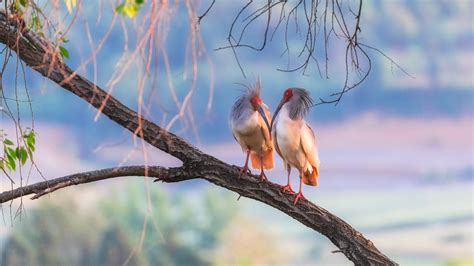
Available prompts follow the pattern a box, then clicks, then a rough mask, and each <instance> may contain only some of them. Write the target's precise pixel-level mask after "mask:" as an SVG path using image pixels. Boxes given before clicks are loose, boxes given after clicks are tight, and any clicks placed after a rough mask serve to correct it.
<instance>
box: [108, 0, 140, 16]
mask: <svg viewBox="0 0 474 266" xmlns="http://www.w3.org/2000/svg"><path fill="white" fill-rule="evenodd" d="M144 2H145V1H143V0H135V1H134V2H132V1H126V2H125V3H122V4H120V5H118V6H117V7H116V8H115V11H116V12H117V13H119V14H122V15H127V16H129V17H130V18H133V17H135V16H136V15H137V13H138V10H140V6H141V5H142V4H143V3H144Z"/></svg>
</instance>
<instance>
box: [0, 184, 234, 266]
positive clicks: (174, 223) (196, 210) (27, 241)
mask: <svg viewBox="0 0 474 266" xmlns="http://www.w3.org/2000/svg"><path fill="white" fill-rule="evenodd" d="M128 187H129V189H128V191H126V192H125V193H113V194H112V196H110V197H106V198H104V199H100V200H99V202H97V203H94V205H95V204H97V205H98V206H99V211H98V212H97V213H94V214H93V216H94V217H91V215H89V213H88V212H85V211H81V209H80V208H78V206H77V205H76V204H75V203H74V200H73V199H75V198H73V196H70V195H63V196H62V197H61V200H60V201H43V202H41V204H40V206H38V207H37V208H35V209H33V210H31V211H30V212H29V215H28V216H27V218H25V219H24V220H22V221H21V222H19V223H18V225H16V226H15V227H14V228H13V230H12V232H11V233H10V235H9V237H8V239H7V241H6V243H5V248H4V249H3V250H2V264H1V265H3V266H10V265H12V266H13V265H32V264H38V265H121V264H123V263H124V262H127V264H129V265H208V264H210V263H211V261H212V258H211V257H209V256H208V255H209V254H212V253H213V250H214V249H216V247H217V246H219V236H220V234H221V233H222V232H223V231H224V230H225V228H226V227H227V225H228V224H229V222H230V221H231V220H232V219H233V217H235V215H236V211H237V205H236V203H235V199H234V198H232V197H231V196H230V195H228V194H223V193H217V192H214V191H207V192H205V193H204V195H202V196H199V195H194V196H193V199H192V200H190V199H188V198H185V197H183V196H180V195H167V194H166V192H165V191H162V190H160V189H156V190H153V191H152V192H151V193H150V200H152V201H153V202H154V204H155V205H154V207H153V208H152V211H151V213H150V212H148V211H147V209H146V208H144V206H146V198H145V197H144V196H143V195H144V194H143V191H142V190H141V189H140V188H139V187H138V186H137V185H130V186H128ZM58 202H61V204H59V203H58ZM71 208H73V209H76V212H75V213H74V216H71V215H70V213H71ZM144 220H145V223H144ZM144 225H145V227H144ZM142 237H143V240H142V241H143V243H142V244H140V241H141V240H140V238H142ZM32 262H33V263H32Z"/></svg>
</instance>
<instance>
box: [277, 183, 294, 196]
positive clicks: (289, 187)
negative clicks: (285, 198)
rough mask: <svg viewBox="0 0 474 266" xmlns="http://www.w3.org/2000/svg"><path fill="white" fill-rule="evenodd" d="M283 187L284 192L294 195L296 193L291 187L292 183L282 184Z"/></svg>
mask: <svg viewBox="0 0 474 266" xmlns="http://www.w3.org/2000/svg"><path fill="white" fill-rule="evenodd" d="M281 188H282V190H283V192H285V193H288V194H290V195H294V194H295V193H296V192H294V191H293V189H291V185H290V184H288V185H286V186H282V187H281Z"/></svg>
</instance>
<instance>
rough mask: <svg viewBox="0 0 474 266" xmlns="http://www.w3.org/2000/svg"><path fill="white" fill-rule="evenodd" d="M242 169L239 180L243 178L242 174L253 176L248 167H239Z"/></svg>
mask: <svg viewBox="0 0 474 266" xmlns="http://www.w3.org/2000/svg"><path fill="white" fill-rule="evenodd" d="M239 169H240V174H239V178H240V177H241V176H242V174H244V173H245V174H247V175H251V174H252V171H250V169H249V168H248V166H244V167H239Z"/></svg>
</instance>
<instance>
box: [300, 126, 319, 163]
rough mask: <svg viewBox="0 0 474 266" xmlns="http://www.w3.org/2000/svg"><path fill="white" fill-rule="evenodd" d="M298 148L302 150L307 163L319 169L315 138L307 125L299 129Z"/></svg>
mask: <svg viewBox="0 0 474 266" xmlns="http://www.w3.org/2000/svg"><path fill="white" fill-rule="evenodd" d="M300 146H301V148H302V149H303V152H304V153H305V155H306V159H307V160H308V162H309V163H310V164H311V165H312V166H314V167H316V168H319V156H318V148H317V145H316V137H315V135H314V132H313V130H312V129H311V127H310V126H309V125H308V124H304V126H303V127H302V128H301V137H300Z"/></svg>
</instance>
